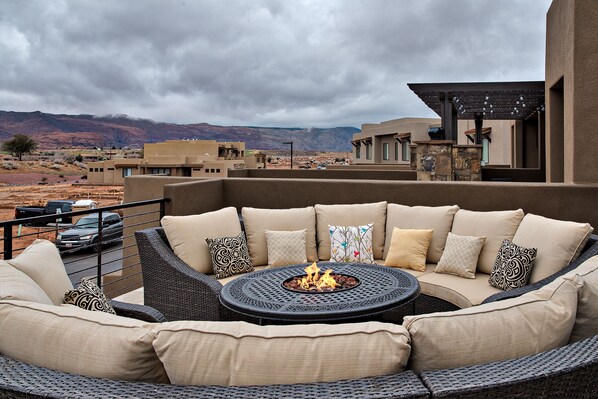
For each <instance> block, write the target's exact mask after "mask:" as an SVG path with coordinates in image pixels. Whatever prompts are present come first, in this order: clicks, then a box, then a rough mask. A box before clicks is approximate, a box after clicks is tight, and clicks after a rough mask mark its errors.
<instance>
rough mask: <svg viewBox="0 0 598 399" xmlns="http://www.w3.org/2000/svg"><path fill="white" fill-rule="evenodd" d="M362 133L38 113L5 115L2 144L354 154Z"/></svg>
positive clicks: (2, 114)
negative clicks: (185, 143)
mask: <svg viewBox="0 0 598 399" xmlns="http://www.w3.org/2000/svg"><path fill="white" fill-rule="evenodd" d="M359 131H360V130H359V129H357V128H354V127H334V128H314V127H309V128H297V127H293V128H279V127H259V126H217V125H209V124H207V123H194V124H188V125H178V124H175V123H163V122H155V121H152V120H149V119H138V118H134V117H131V116H128V115H124V114H118V115H104V116H95V115H56V114H47V113H43V112H40V111H36V112H14V111H0V140H7V139H10V138H11V137H12V136H14V135H15V134H19V133H20V134H27V135H29V136H31V137H33V138H34V139H35V140H36V141H37V142H38V144H39V145H40V147H42V148H60V147H87V146H89V147H113V146H114V147H117V148H121V147H125V146H129V147H142V146H143V144H144V143H157V142H162V141H165V140H183V139H186V140H216V141H244V142H245V145H246V148H252V149H264V150H274V149H286V148H288V146H285V145H283V144H282V142H283V141H293V143H294V148H295V149H296V150H308V151H351V140H352V137H353V135H354V134H355V133H358V132H359Z"/></svg>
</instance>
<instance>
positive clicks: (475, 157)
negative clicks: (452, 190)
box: [414, 140, 482, 181]
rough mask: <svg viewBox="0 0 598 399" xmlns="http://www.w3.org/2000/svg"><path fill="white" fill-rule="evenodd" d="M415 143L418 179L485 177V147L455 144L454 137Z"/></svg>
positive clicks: (465, 179) (452, 179) (439, 179)
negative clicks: (483, 152)
mask: <svg viewBox="0 0 598 399" xmlns="http://www.w3.org/2000/svg"><path fill="white" fill-rule="evenodd" d="M414 144H415V145H416V148H415V157H414V159H415V167H416V170H417V180H422V181H454V180H458V181H481V180H482V165H481V161H482V146H480V145H455V142H454V141H452V140H430V141H416V142H414Z"/></svg>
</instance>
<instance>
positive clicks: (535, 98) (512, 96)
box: [408, 81, 545, 120]
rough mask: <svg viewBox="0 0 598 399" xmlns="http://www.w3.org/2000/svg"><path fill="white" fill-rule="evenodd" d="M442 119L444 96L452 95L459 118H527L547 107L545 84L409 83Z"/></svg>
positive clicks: (540, 82)
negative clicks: (545, 105)
mask: <svg viewBox="0 0 598 399" xmlns="http://www.w3.org/2000/svg"><path fill="white" fill-rule="evenodd" d="M408 86H409V88H410V89H411V90H413V92H414V93H415V94H417V96H418V97H419V98H420V99H421V100H422V101H423V102H424V103H425V104H426V105H427V106H428V107H430V109H431V110H432V111H434V112H436V114H438V116H441V107H442V103H443V101H442V100H441V94H444V95H449V99H450V98H451V96H452V99H453V104H454V105H455V108H456V110H457V114H458V119H475V117H476V114H480V115H482V117H483V119H502V120H511V119H527V118H528V117H530V116H531V115H533V114H535V113H536V112H537V111H538V110H539V109H541V108H542V109H543V107H544V98H545V96H544V81H530V82H469V83H466V82H462V83H408Z"/></svg>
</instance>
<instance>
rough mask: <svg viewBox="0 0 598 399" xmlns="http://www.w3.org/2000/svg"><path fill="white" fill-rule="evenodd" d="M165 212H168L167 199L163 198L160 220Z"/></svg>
mask: <svg viewBox="0 0 598 399" xmlns="http://www.w3.org/2000/svg"><path fill="white" fill-rule="evenodd" d="M165 214H166V200H165V199H162V201H160V220H162V218H163V217H164V215H165Z"/></svg>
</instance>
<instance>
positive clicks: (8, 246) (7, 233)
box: [4, 224, 13, 259]
mask: <svg viewBox="0 0 598 399" xmlns="http://www.w3.org/2000/svg"><path fill="white" fill-rule="evenodd" d="M12 226H13V225H12V224H10V225H8V226H4V259H12Z"/></svg>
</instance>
